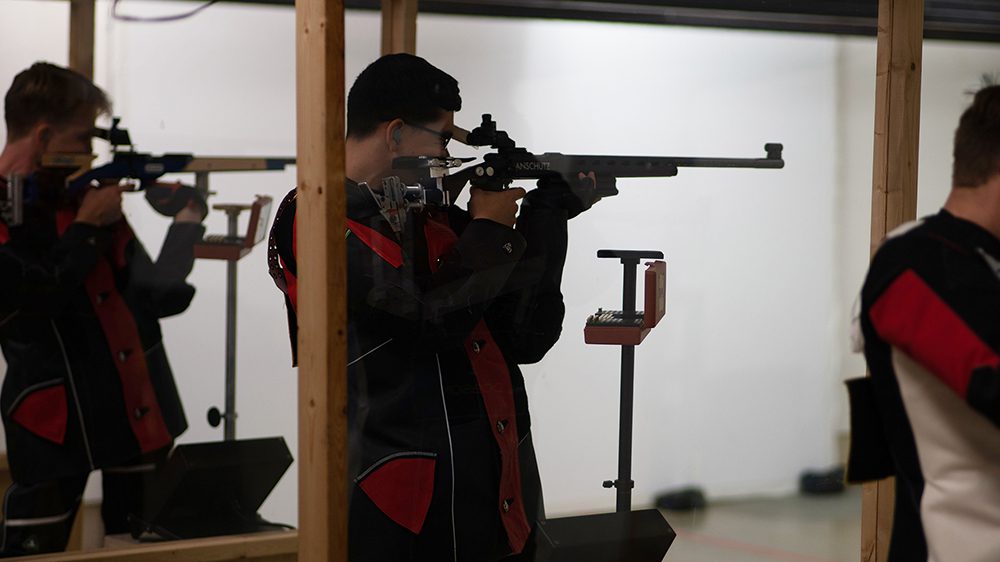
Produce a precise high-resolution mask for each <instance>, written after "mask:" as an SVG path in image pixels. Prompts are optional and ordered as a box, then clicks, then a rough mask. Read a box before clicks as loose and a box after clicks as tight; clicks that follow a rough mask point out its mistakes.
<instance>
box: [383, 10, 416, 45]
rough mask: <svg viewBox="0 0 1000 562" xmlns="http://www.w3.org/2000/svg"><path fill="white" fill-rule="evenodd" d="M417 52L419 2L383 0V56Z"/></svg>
mask: <svg viewBox="0 0 1000 562" xmlns="http://www.w3.org/2000/svg"><path fill="white" fill-rule="evenodd" d="M416 52H417V0H382V54H383V55H391V54H393V53H410V54H411V55H412V54H416Z"/></svg>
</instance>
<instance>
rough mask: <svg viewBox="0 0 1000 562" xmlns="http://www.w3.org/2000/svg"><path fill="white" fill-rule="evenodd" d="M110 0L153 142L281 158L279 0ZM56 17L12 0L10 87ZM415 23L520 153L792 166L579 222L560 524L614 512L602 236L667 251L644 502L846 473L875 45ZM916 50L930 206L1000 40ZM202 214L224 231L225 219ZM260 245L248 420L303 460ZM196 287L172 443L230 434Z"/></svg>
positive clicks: (253, 287)
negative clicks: (843, 458) (221, 418)
mask: <svg viewBox="0 0 1000 562" xmlns="http://www.w3.org/2000/svg"><path fill="white" fill-rule="evenodd" d="M108 4H109V3H108V2H99V12H100V14H99V18H98V24H97V35H98V43H97V71H96V79H97V82H98V83H99V84H100V85H101V86H103V87H105V88H106V89H107V90H108V91H109V92H110V94H111V95H112V97H113V99H114V102H115V113H116V114H117V115H121V116H122V117H123V125H124V126H126V127H128V128H129V129H130V131H131V133H132V138H133V140H134V141H135V142H136V143H137V144H138V146H139V148H140V149H141V150H144V151H152V152H164V151H191V152H194V153H196V154H204V155H216V154H245V155H258V154H259V155H293V154H294V151H295V133H294V124H295V121H294V118H295V111H294V103H295V92H294V81H295V63H294V43H295V42H294V13H293V11H292V10H291V9H288V8H275V7H249V6H241V5H216V6H213V7H212V8H210V9H208V10H205V11H204V12H202V14H200V15H199V16H197V17H195V18H193V19H190V20H187V21H184V22H180V23H171V24H129V23H123V22H117V21H112V20H110V19H109V18H108V17H107V10H108ZM123 4H124V5H125V8H127V9H129V10H130V11H132V12H137V11H141V12H142V13H163V12H171V11H178V10H186V9H189V8H190V7H191V6H192V5H191V4H190V3H186V2H181V3H166V2H163V3H160V2H142V3H139V2H125V3H123ZM67 17H68V8H67V7H66V5H65V4H62V3H49V2H38V1H35V0H5V1H4V2H3V3H2V4H0V53H2V54H0V84H3V87H4V88H6V86H7V85H8V84H9V83H10V80H11V78H12V77H13V76H14V74H15V73H16V72H17V71H18V70H20V69H22V68H24V67H27V66H28V65H29V64H31V63H32V62H34V61H35V60H42V59H44V60H50V61H53V62H56V63H65V62H66V38H65V29H66V20H67ZM26 21H31V22H32V25H31V26H30V27H31V28H32V30H33V31H32V32H31V33H29V32H28V31H27V29H28V27H29V26H27V25H25V24H24V22H26ZM346 29H347V33H346V74H347V80H348V84H350V82H352V81H353V79H354V77H355V76H356V75H357V74H358V72H360V70H361V69H362V68H363V67H364V66H365V65H366V64H368V63H369V62H371V61H372V60H374V59H375V58H376V57H377V56H378V45H379V36H378V34H379V29H380V27H379V16H378V14H377V13H374V12H362V13H355V12H349V13H348V14H347V19H346ZM418 29H419V39H418V54H420V55H422V56H424V57H426V58H428V59H429V60H431V61H432V62H433V63H435V64H436V65H438V66H439V67H441V68H442V69H444V70H446V71H447V72H449V73H451V74H452V75H453V76H455V77H456V78H457V79H458V80H459V83H460V85H461V88H462V94H463V101H464V106H463V110H462V111H461V112H460V113H459V114H458V117H457V118H456V122H457V123H459V124H460V125H463V126H465V127H467V128H471V127H472V126H474V125H476V124H477V123H478V121H479V114H481V113H487V112H488V113H492V114H493V115H494V117H495V118H496V119H497V121H498V123H499V125H500V127H501V128H502V129H505V130H507V131H508V132H509V133H510V134H511V136H512V137H513V138H515V139H516V140H517V141H518V142H519V143H520V144H521V145H522V146H525V147H528V148H529V149H531V150H533V151H558V152H564V153H598V154H599V153H605V154H648V155H699V156H742V157H762V156H763V145H764V143H765V142H782V143H784V144H785V147H786V149H785V156H786V160H787V165H786V167H785V169H784V170H780V171H775V170H728V171H727V170H716V169H710V170H693V169H684V170H681V172H680V174H679V175H678V176H677V177H676V178H671V179H655V180H652V179H651V180H621V181H620V182H619V188H620V189H621V191H622V193H621V195H620V196H619V197H617V198H615V199H613V200H607V201H603V202H601V203H600V204H599V205H598V206H597V207H595V208H594V209H593V210H592V211H590V212H588V213H586V214H584V215H582V216H581V217H579V218H577V219H575V220H574V221H573V222H572V223H571V229H570V236H571V242H570V255H569V259H568V263H567V267H566V274H565V277H564V279H565V282H564V292H565V295H566V301H567V316H566V323H565V326H564V332H563V337H562V339H561V340H560V342H559V343H558V344H557V345H556V347H555V348H554V349H553V350H552V351H551V352H550V353H549V355H548V356H547V357H546V358H545V359H544V360H543V362H542V363H541V364H539V365H534V366H528V367H525V369H524V372H525V377H526V380H527V384H528V390H529V395H530V399H531V407H532V412H533V420H534V426H533V427H534V432H535V441H536V446H537V448H538V456H539V463H540V466H541V470H542V479H543V484H544V486H545V494H546V501H547V506H548V508H549V511H550V514H557V515H558V514H562V513H569V512H585V511H608V510H611V509H612V508H613V505H614V499H613V492H611V491H608V490H604V489H602V488H601V486H600V483H601V481H602V480H605V479H613V478H614V477H615V471H616V454H617V415H618V398H617V393H618V369H619V353H618V351H617V348H614V347H602V346H585V345H584V344H583V341H582V339H583V338H582V328H583V323H584V320H585V319H586V316H587V315H588V314H590V313H592V312H593V311H594V310H596V309H597V308H598V307H605V308H617V307H618V306H619V304H620V301H621V296H620V291H621V266H620V265H619V264H618V263H617V262H614V261H610V260H600V261H598V260H597V259H596V251H597V250H598V249H601V248H632V249H659V250H662V251H663V252H664V253H665V254H666V259H667V261H668V268H669V271H668V287H669V289H668V292H669V298H668V300H669V307H668V315H667V317H666V319H665V320H664V324H662V325H661V326H660V327H657V328H656V330H654V331H653V333H652V334H651V335H650V337H649V338H648V339H647V340H646V342H644V343H643V345H642V346H641V347H639V348H638V349H637V353H636V361H637V367H636V404H635V420H636V428H635V443H634V451H635V453H634V462H633V466H634V479H635V480H636V490H635V496H634V497H635V502H636V503H637V504H648V503H650V502H651V501H652V499H653V497H654V496H655V494H657V493H659V492H661V491H663V490H665V489H669V488H672V487H676V486H680V485H685V484H699V485H702V486H704V487H705V488H706V490H707V492H708V493H709V495H710V496H712V497H716V498H717V497H732V496H741V495H751V494H765V493H766V494H771V493H786V492H790V491H793V490H794V489H795V486H796V483H797V477H798V474H799V472H800V471H801V470H803V469H805V468H825V467H827V466H829V465H831V464H832V463H834V462H836V460H837V450H836V445H835V442H836V439H835V437H836V433H837V432H838V431H839V430H842V429H843V428H844V427H846V421H845V420H846V414H845V406H844V399H843V391H842V386H841V383H840V380H841V379H842V378H845V377H848V376H857V375H858V374H861V373H863V363H861V362H860V360H859V359H858V358H856V357H852V356H850V355H849V354H848V353H847V351H846V347H847V338H846V331H847V318H848V314H847V311H848V309H849V308H850V305H851V301H852V300H853V298H854V293H855V292H856V291H857V287H858V285H859V283H860V280H861V278H862V275H863V272H864V266H865V263H866V262H867V244H868V243H867V240H868V229H869V217H868V213H869V211H868V205H869V201H870V187H869V186H870V182H871V177H870V176H871V146H872V144H871V143H872V141H871V123H872V120H873V101H872V98H873V92H874V79H873V76H874V61H875V49H874V39H857V38H853V39H843V38H834V37H830V36H811V35H803V34H777V33H762V32H743V31H728V30H727V31H724V30H706V29H693V28H682V27H663V26H642V25H628V24H594V23H581V22H556V21H528V20H510V19H486V18H468V17H449V16H431V15H425V16H421V17H420V20H419V24H418ZM34 30H42V31H41V32H38V31H34ZM925 51H926V55H925V57H926V58H925V63H926V69H925V72H924V78H925V80H924V84H925V88H924V113H923V115H924V119H925V125H924V130H923V131H922V133H923V134H922V143H921V148H922V153H921V182H922V187H923V186H924V185H925V184H927V183H928V182H932V183H933V184H934V185H935V186H937V187H935V188H934V190H930V189H929V190H928V191H924V192H922V195H921V201H920V203H921V210H922V211H929V210H931V209H933V208H935V207H936V205H938V204H939V203H940V200H941V199H942V196H941V195H940V194H941V193H943V192H942V191H941V189H942V188H946V187H947V178H948V172H947V167H948V166H950V157H949V156H948V154H949V143H950V127H953V125H954V123H955V121H956V119H957V115H958V111H960V109H961V107H962V104H963V103H965V99H964V98H963V97H962V96H961V90H964V89H968V88H973V87H975V85H976V79H977V76H978V74H979V73H981V72H983V71H987V70H993V69H992V68H985V69H983V68H980V66H981V65H982V64H988V63H989V61H990V60H996V58H995V57H996V54H997V50H996V49H993V48H984V47H971V48H970V47H969V46H967V45H957V44H939V43H929V44H928V46H927V47H926V49H925ZM948 57H950V59H949V60H954V59H956V58H957V59H958V60H962V61H964V62H963V63H961V64H944V62H943V61H944V60H946V58H948ZM991 57H992V59H991ZM929 131H936V132H935V133H933V134H931V133H929ZM294 183H295V173H294V170H289V171H287V172H284V173H259V174H243V175H231V176H225V175H221V174H220V175H216V176H214V177H213V187H214V189H215V190H217V191H218V192H219V195H218V196H217V197H216V199H215V201H216V202H246V201H249V200H250V199H252V196H253V194H257V193H266V194H270V195H272V196H273V197H275V198H276V199H280V197H281V196H283V195H284V193H285V192H286V191H287V190H288V189H290V188H291V187H292V186H293V185H294ZM932 193H933V195H931V194H932ZM127 212H128V215H129V218H130V220H131V221H132V222H133V225H135V226H136V229H137V231H138V232H139V235H140V237H141V238H142V239H143V240H145V241H146V243H147V246H148V247H149V249H150V250H151V252H155V251H156V250H157V249H158V247H159V243H160V240H162V236H163V233H164V232H165V229H166V227H167V221H166V220H165V219H163V218H162V217H159V216H158V215H156V214H155V213H153V212H152V211H150V210H149V209H148V207H147V206H146V204H145V202H144V201H143V200H142V199H141V197H134V198H129V200H128V202H127ZM208 226H209V230H210V231H211V232H220V233H221V232H223V230H224V228H225V225H224V218H223V216H221V215H219V216H215V215H213V216H212V217H210V219H209V221H208ZM264 253H265V252H264V249H263V247H259V248H258V249H256V250H255V251H254V252H253V253H252V254H251V255H250V256H249V257H247V258H246V259H244V260H243V261H242V262H241V264H240V278H239V283H240V286H239V299H240V300H239V330H240V333H239V358H238V367H239V374H238V382H239V386H238V391H237V398H238V411H239V414H240V418H239V420H238V424H237V427H238V435H239V436H240V437H255V436H266V435H284V436H285V438H286V440H287V441H288V444H289V447H290V448H291V449H292V450H293V452H294V451H295V450H296V447H297V438H296V415H295V407H296V406H295V405H296V380H295V372H294V370H293V369H291V368H290V366H289V360H290V357H289V352H288V345H287V337H286V335H285V325H284V322H285V320H284V311H283V308H282V306H283V305H282V302H281V299H280V296H279V294H278V293H277V291H276V289H274V287H273V285H272V284H271V282H270V280H269V278H268V277H267V275H266V263H265V256H264ZM192 282H193V283H195V284H196V285H197V287H198V294H197V296H196V297H195V300H194V303H193V305H192V307H191V309H190V310H189V311H188V312H186V313H185V314H184V315H182V316H179V317H177V318H172V319H167V320H166V321H164V322H163V326H164V331H165V334H166V342H167V347H168V350H169V352H170V356H171V362H172V363H173V365H174V368H175V372H176V374H177V380H178V385H179V387H180V389H181V393H182V397H183V399H184V402H185V407H186V409H187V412H188V417H189V421H190V422H191V428H190V429H189V430H188V432H187V433H186V434H185V435H184V436H183V437H182V439H181V441H182V442H193V441H205V440H213V439H219V438H221V430H219V429H212V428H210V427H209V426H208V424H207V422H206V421H205V411H206V410H207V409H208V408H209V407H210V406H212V405H221V403H222V401H223V369H224V367H223V361H224V348H223V346H224V333H225V332H224V318H223V314H224V296H225V289H224V283H225V268H224V266H223V264H222V263H221V262H218V263H216V262H204V261H203V262H199V263H198V264H197V265H196V268H195V271H194V273H193V275H192ZM295 489H296V478H295V467H294V465H293V467H292V469H291V470H290V472H289V474H288V475H286V476H285V478H284V479H283V480H282V482H281V483H280V484H279V486H278V488H277V490H276V491H275V492H274V494H273V495H272V496H271V497H270V498H269V499H268V501H267V503H266V504H265V507H264V509H263V511H262V513H263V515H264V516H265V517H268V518H271V519H274V520H280V521H286V522H291V523H294V522H295V520H296V512H295V501H296V500H295V496H296V493H295ZM93 494H94V493H93V492H91V495H93Z"/></svg>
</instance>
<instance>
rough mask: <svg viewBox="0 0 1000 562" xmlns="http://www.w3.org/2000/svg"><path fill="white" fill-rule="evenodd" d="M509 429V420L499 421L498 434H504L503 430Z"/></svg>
mask: <svg viewBox="0 0 1000 562" xmlns="http://www.w3.org/2000/svg"><path fill="white" fill-rule="evenodd" d="M505 429H507V420H499V421H497V432H499V433H503V430H505Z"/></svg>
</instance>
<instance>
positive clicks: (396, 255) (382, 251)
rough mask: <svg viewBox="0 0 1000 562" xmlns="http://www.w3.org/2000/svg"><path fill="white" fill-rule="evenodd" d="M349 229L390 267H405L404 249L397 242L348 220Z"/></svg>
mask: <svg viewBox="0 0 1000 562" xmlns="http://www.w3.org/2000/svg"><path fill="white" fill-rule="evenodd" d="M347 227H348V228H350V229H351V232H353V233H354V235H355V236H357V237H358V238H359V239H361V241H362V242H364V243H365V246H368V247H369V248H371V249H372V251H373V252H375V253H376V254H378V255H379V257H381V258H382V259H384V260H385V261H387V262H389V264H390V265H392V266H393V267H397V268H398V267H401V266H402V265H403V249H402V248H400V247H399V244H397V243H396V241H395V240H392V239H391V238H389V237H387V236H385V235H384V234H382V233H381V232H379V231H377V230H374V229H372V228H370V227H367V226H365V225H363V224H361V223H359V222H357V221H355V220H351V219H347Z"/></svg>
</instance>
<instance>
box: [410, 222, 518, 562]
mask: <svg viewBox="0 0 1000 562" xmlns="http://www.w3.org/2000/svg"><path fill="white" fill-rule="evenodd" d="M424 237H425V238H426V239H427V252H428V253H427V257H428V259H430V267H431V271H437V269H438V261H437V259H438V258H439V257H441V256H442V255H444V254H445V253H447V252H448V251H449V250H451V248H452V247H453V246H454V245H455V242H457V241H458V237H457V236H456V235H455V233H454V231H452V230H451V227H450V226H448V224H447V216H446V215H444V216H442V217H441V218H440V219H437V220H436V219H434V218H431V217H428V219H427V222H426V223H425V225H424ZM464 347H465V354H466V356H467V357H468V358H469V363H470V364H471V365H472V371H473V373H474V374H475V376H476V383H477V384H478V386H479V391H480V393H482V396H483V405H484V406H485V407H486V415H487V416H489V419H490V427H491V428H493V431H492V433H493V438H494V439H495V440H496V443H497V446H498V447H499V448H500V489H499V497H498V499H497V506H496V508H497V511H498V512H499V513H500V520H501V522H502V523H503V526H504V529H505V530H506V531H507V541H508V542H509V543H510V547H511V550H512V551H513V552H514V554H517V553H520V552H521V551H522V550H524V545H525V543H526V542H527V540H528V535H529V534H531V525H530V524H529V523H528V516H527V514H526V513H525V511H524V501H523V498H522V497H521V470H520V463H519V461H518V440H517V412H516V410H515V408H514V387H513V385H512V384H511V381H510V371H509V370H508V369H507V361H506V360H505V359H504V356H503V352H502V351H501V350H500V346H499V345H498V344H497V343H496V341H495V340H494V339H493V335H492V334H491V333H490V329H489V328H488V327H487V326H486V321H485V320H480V321H479V323H478V324H476V326H475V327H474V328H473V329H472V332H471V333H470V334H469V336H468V337H466V338H465V343H464Z"/></svg>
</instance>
